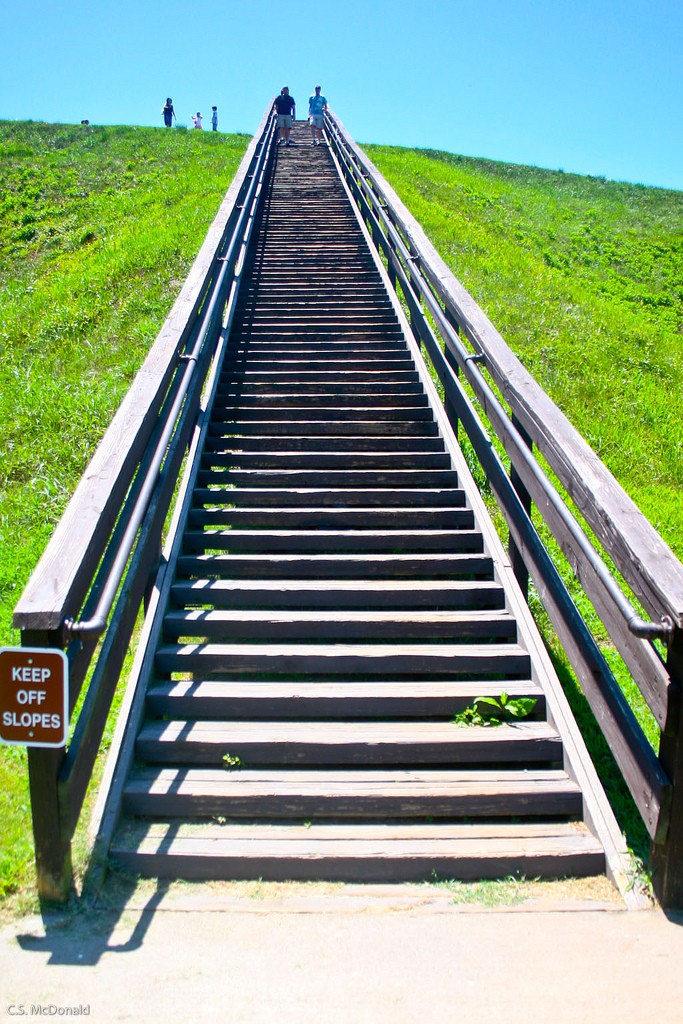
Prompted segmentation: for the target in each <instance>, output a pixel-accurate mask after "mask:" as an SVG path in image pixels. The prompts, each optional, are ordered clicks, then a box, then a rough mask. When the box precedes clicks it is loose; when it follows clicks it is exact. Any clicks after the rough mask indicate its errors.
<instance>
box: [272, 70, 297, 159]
mask: <svg viewBox="0 0 683 1024" xmlns="http://www.w3.org/2000/svg"><path fill="white" fill-rule="evenodd" d="M273 110H274V111H275V113H276V114H277V126H278V129H279V131H280V139H279V141H278V145H280V144H282V143H284V144H285V146H290V145H292V143H291V142H290V141H289V133H290V131H291V130H292V121H295V120H296V104H295V102H294V97H293V96H290V95H289V86H287V85H283V87H282V92H281V93H280V95H279V96H278V97H277V99H276V100H275V103H274V104H273Z"/></svg>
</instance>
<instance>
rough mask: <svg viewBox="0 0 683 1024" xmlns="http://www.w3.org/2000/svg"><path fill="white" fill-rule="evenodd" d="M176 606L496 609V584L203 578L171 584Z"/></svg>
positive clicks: (499, 592) (499, 601) (499, 598)
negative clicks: (322, 584) (321, 585)
mask: <svg viewBox="0 0 683 1024" xmlns="http://www.w3.org/2000/svg"><path fill="white" fill-rule="evenodd" d="M171 595H172V600H173V601H174V602H175V604H176V605H183V606H188V605H192V604H201V605H207V604H210V605H212V606H213V607H216V608H220V607H226V608H233V609H235V608H264V607H265V608H312V609H316V608H375V609H379V608H394V609H398V608H403V609H407V608H442V609H446V608H502V607H503V605H504V601H505V596H504V591H503V588H502V587H501V585H500V584H499V583H497V582H494V581H491V580H476V581H471V580H467V581H464V580H410V581H407V580H326V581H325V587H324V589H323V590H321V588H320V583H319V581H318V580H300V579H291V580H249V579H241V580H236V579H225V578H223V579H208V578H206V577H204V578H199V579H195V580H188V581H184V582H183V581H179V580H178V581H176V582H175V583H174V584H173V586H172V588H171Z"/></svg>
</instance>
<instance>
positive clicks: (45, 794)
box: [21, 630, 72, 903]
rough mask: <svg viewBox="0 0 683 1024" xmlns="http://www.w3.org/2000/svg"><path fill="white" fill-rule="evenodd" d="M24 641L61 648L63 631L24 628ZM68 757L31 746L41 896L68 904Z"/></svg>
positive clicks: (63, 750)
mask: <svg viewBox="0 0 683 1024" xmlns="http://www.w3.org/2000/svg"><path fill="white" fill-rule="evenodd" d="M21 643H22V646H23V647H59V634H58V633H53V632H48V631H38V630H24V631H23V632H22V634H21ZM65 756H66V748H65V747H57V748H43V747H29V748H28V778H29V789H30V793H31V815H32V818H33V842H34V846H35V858H36V878H37V886H38V896H39V897H40V899H41V901H45V902H48V903H54V902H57V903H65V902H66V900H67V899H68V898H69V892H70V890H71V882H72V870H71V839H70V838H68V839H65V838H64V835H63V824H64V823H63V822H62V820H61V814H60V806H59V793H58V788H57V783H58V778H59V773H60V770H61V768H62V765H63V763H64V758H65Z"/></svg>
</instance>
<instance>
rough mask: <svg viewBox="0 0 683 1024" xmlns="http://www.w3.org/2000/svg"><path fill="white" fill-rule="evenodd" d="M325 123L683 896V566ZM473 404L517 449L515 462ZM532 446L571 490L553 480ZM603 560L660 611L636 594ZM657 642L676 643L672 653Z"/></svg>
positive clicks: (521, 566)
mask: <svg viewBox="0 0 683 1024" xmlns="http://www.w3.org/2000/svg"><path fill="white" fill-rule="evenodd" d="M326 129H327V134H328V138H329V141H330V145H331V148H332V151H333V153H334V155H335V157H336V159H337V161H338V163H339V166H340V169H341V171H342V173H343V175H344V177H345V179H346V182H347V184H348V186H349V188H350V191H351V193H352V194H353V196H354V197H355V199H356V202H357V204H358V207H359V209H360V212H361V215H362V217H363V219H364V220H365V222H366V224H367V226H368V228H369V231H370V234H371V235H372V239H373V242H374V244H375V246H376V247H377V249H378V250H380V252H381V253H382V255H383V257H384V259H385V260H386V264H387V270H388V275H389V278H390V280H391V282H392V284H393V285H394V287H395V288H396V289H397V290H398V291H399V292H400V293H401V294H402V297H403V299H404V301H405V303H406V304H407V306H408V309H409V312H410V317H411V325H412V328H413V331H414V333H415V335H416V338H417V339H418V340H419V341H420V342H421V344H422V346H423V347H424V350H425V352H426V354H427V356H428V357H429V360H430V361H431V363H432V365H433V367H434V370H435V372H436V374H437V376H438V378H439V381H440V383H441V385H442V386H443V390H444V400H445V406H446V410H447V412H448V414H449V417H450V419H451V422H452V423H453V425H454V427H455V429H456V431H457V430H458V429H459V427H461V428H462V429H463V430H464V431H465V433H466V434H467V436H468V438H469V440H470V442H471V444H472V447H473V449H474V451H475V453H476V456H477V458H478V459H479V462H480V464H481V466H482V468H483V470H484V472H485V474H486V477H487V479H488V481H489V483H490V485H491V488H492V490H493V493H494V495H495V498H496V501H497V503H498V506H499V508H500V510H501V512H502V514H503V516H504V518H505V520H506V523H507V526H508V530H509V537H510V558H511V562H512V565H513V567H514V570H515V575H516V577H517V579H518V582H519V583H520V586H521V587H522V589H523V590H524V591H526V590H527V584H528V578H529V576H530V577H531V579H532V580H533V583H534V585H535V587H536V590H537V592H538V595H539V597H540V599H541V601H542V603H543V605H544V607H545V609H546V611H547V613H548V616H549V618H550V620H551V622H552V624H553V627H554V629H555V632H556V634H557V636H558V638H559V639H560V641H561V643H562V645H563V648H564V650H565V653H566V655H567V657H568V659H569V662H570V664H571V665H572V668H573V670H574V672H575V674H576V677H577V679H578V680H579V682H580V684H581V686H582V688H583V691H584V694H585V696H586V698H587V700H588V702H589V704H590V706H591V709H592V711H593V713H594V715H595V718H596V720H597V722H598V724H599V726H600V728H601V729H602V731H603V734H604V736H605V738H606V740H607V742H608V744H609V746H610V749H611V751H612V753H613V755H614V757H615V760H616V761H617V763H618V765H619V767H620V769H621V771H622V773H623V776H624V779H625V781H626V783H627V785H628V787H629V789H630V791H631V793H632V795H633V798H634V801H635V803H636V806H637V808H638V810H639V812H640V814H641V816H642V819H643V821H644V823H645V825H646V827H647V829H648V832H649V834H650V837H651V839H652V846H651V861H650V864H651V868H652V877H653V884H654V886H655V890H656V892H657V894H658V896H659V898H660V900H661V901H662V903H663V904H664V905H665V906H679V907H680V906H683V731H682V724H681V700H680V690H681V685H682V684H683V565H681V563H680V562H679V561H678V559H677V558H676V557H675V556H674V554H673V552H672V551H671V550H670V549H669V548H668V547H667V545H666V544H665V542H664V541H663V540H662V538H661V537H660V536H659V534H658V533H657V532H656V531H655V530H654V528H653V527H652V526H651V525H650V523H649V522H648V521H647V520H646V519H645V517H644V516H643V514H642V513H641V512H640V510H639V509H638V508H637V507H636V505H635V504H634V503H633V502H632V501H631V499H630V498H629V497H628V495H627V494H626V492H625V491H624V490H623V488H622V487H621V486H620V485H619V483H618V482H617V481H616V480H615V479H614V477H613V476H612V475H611V474H610V472H609V471H608V469H607V468H606V467H605V466H604V465H603V463H602V462H601V461H600V460H599V459H598V457H597V455H596V454H595V452H593V451H592V449H591V448H590V447H589V445H588V444H587V443H586V442H585V440H584V439H583V438H582V437H581V435H580V434H579V433H578V432H577V431H576V430H575V428H574V427H573V426H572V424H571V423H570V422H569V420H568V419H567V418H566V417H565V416H564V415H563V413H562V412H561V411H560V410H559V409H558V408H557V406H556V405H555V404H554V403H553V402H552V401H551V399H550V398H549V397H548V395H547V394H546V393H545V392H544V391H543V390H542V388H541V387H540V386H539V384H538V383H537V382H536V381H535V380H534V378H533V377H532V376H531V375H530V374H529V373H528V372H527V370H526V369H525V368H524V366H523V365H522V364H521V362H520V361H519V360H518V359H517V357H516V356H515V355H514V353H513V352H512V351H511V349H510V348H509V347H508V345H507V344H506V343H505V341H504V340H503V338H502V337H501V335H500V334H499V333H498V331H497V330H496V329H495V327H494V326H493V324H492V323H491V321H490V320H489V319H488V317H487V316H486V315H485V313H484V312H483V311H482V310H481V309H480V308H479V306H478V305H477V304H476V302H475V301H474V299H473V298H472V297H471V296H470V295H469V294H468V292H467V291H466V290H465V289H464V288H463V286H462V285H461V284H460V282H459V281H458V280H457V278H456V277H455V276H454V274H453V273H452V271H451V270H450V269H449V267H448V266H447V265H446V264H445V263H444V261H443V260H442V259H441V257H440V256H439V254H438V253H437V251H436V249H435V248H434V246H433V245H432V244H431V242H430V241H429V239H428V238H427V236H426V235H425V233H424V231H423V230H422V228H421V227H420V225H419V224H418V223H417V222H416V221H415V219H414V218H413V217H412V215H411V214H410V212H409V211H408V210H407V209H406V207H405V206H404V204H403V203H402V202H401V200H400V199H399V198H398V196H397V195H396V193H395V192H394V190H393V189H392V188H391V186H390V185H389V184H388V183H387V182H386V181H385V179H384V178H383V177H382V175H381V174H380V172H379V171H378V170H377V168H376V167H375V166H374V164H373V163H372V162H371V161H370V160H369V159H368V157H367V156H366V155H365V154H364V153H363V152H362V150H361V149H359V147H358V146H357V145H356V144H355V143H354V141H353V139H352V138H351V137H350V136H349V134H348V132H347V131H346V129H345V128H344V126H343V124H342V123H341V121H340V120H339V118H338V117H337V116H336V115H335V114H334V113H333V112H332V111H329V112H328V114H327V115H326ZM432 325H434V327H435V329H436V330H434V329H433V327H432ZM463 380H465V381H466V382H467V384H468V385H469V388H470V391H471V394H473V395H474V399H475V401H474V402H473V401H472V399H471V398H470V395H469V394H468V391H466V390H465V388H464V387H463V384H462V381H463ZM475 403H476V404H478V405H479V407H480V409H481V410H482V412H483V414H484V416H485V417H486V419H487V421H488V424H489V425H490V429H491V431H492V432H493V433H494V434H495V436H496V438H497V441H498V443H499V447H502V449H503V450H504V451H505V454H506V456H507V457H508V459H509V461H510V466H511V470H510V473H509V474H508V473H507V472H506V469H505V467H504V464H503V462H502V460H501V458H500V455H499V453H498V451H497V450H496V447H495V446H494V444H493V443H492V441H491V438H490V437H489V434H488V433H487V430H486V429H485V427H484V426H483V424H482V421H481V419H480V417H479V414H478V411H477V408H476V404H475ZM534 449H536V451H537V452H538V453H540V454H541V455H542V457H543V459H544V460H545V462H546V463H547V465H548V466H549V467H550V470H551V471H552V473H553V474H555V476H556V477H557V479H558V480H559V482H560V484H561V486H562V487H563V488H564V490H565V491H566V493H567V495H568V499H569V500H567V501H565V500H564V498H563V497H562V496H561V495H560V493H559V492H558V490H557V489H556V487H555V486H554V485H553V483H552V481H551V479H550V477H549V475H548V473H547V472H546V470H545V469H544V467H543V465H542V463H541V462H540V461H539V460H538V459H537V458H536V455H535V451H534ZM532 505H533V506H535V507H536V509H537V510H538V512H539V513H540V515H541V516H542V518H543V520H544V522H545V524H546V526H547V528H548V530H549V531H550V533H551V534H552V536H553V538H554V539H555V541H556V542H557V544H558V545H559V547H560V549H561V550H562V552H563V553H564V555H565V556H566V559H567V560H568V562H569V564H570V566H571V568H572V570H573V572H574V574H575V576H576V579H577V580H578V581H579V583H580V585H581V587H582V589H583V591H584V593H585V594H586V596H587V597H588V598H589V600H590V602H591V604H592V605H593V608H594V609H595V611H596V613H597V615H598V616H599V618H600V619H601V621H602V623H603V625H604V627H605V629H606V630H607V632H608V634H609V636H610V638H611V640H612V643H613V644H614V647H615V648H616V650H617V651H618V652H619V654H620V656H621V658H622V659H623V662H624V664H625V666H626V667H627V669H628V671H629V672H630V673H631V675H632V677H633V679H634V681H635V682H636V684H637V686H638V688H639V689H640V692H641V693H642V695H643V697H644V699H645V701H646V702H647V704H648V706H649V708H650V710H651V711H652V714H653V716H654V718H655V720H656V722H657V725H658V727H659V729H660V732H661V741H660V749H659V756H657V755H656V754H655V752H654V751H653V749H652V747H651V745H650V743H649V742H648V740H647V737H646V736H645V734H644V733H643V730H642V729H641V727H640V725H639V723H638V721H637V719H636V717H635V715H634V714H633V711H632V710H631V708H630V706H629V704H628V702H627V700H626V698H625V697H624V695H623V693H622V690H621V688H620V687H619V684H618V682H617V680H616V679H615V677H614V675H613V673H612V671H611V669H610V667H609V666H608V664H607V662H606V661H605V658H604V657H603V654H602V652H601V650H600V648H599V646H598V644H597V643H596V641H595V639H594V637H593V635H592V633H591V631H590V629H589V628H588V626H587V624H586V622H585V621H584V619H583V617H582V615H581V614H580V612H579V610H578V608H577V606H576V604H575V602H574V601H573V599H572V597H571V594H570V593H569V590H568V589H567V587H566V586H565V584H564V582H563V579H562V577H561V575H560V572H559V571H558V568H557V567H556V565H555V563H554V561H553V559H552V558H551V557H550V554H549V552H548V551H547V549H546V547H545V546H544V544H543V542H542V539H541V537H540V535H539V533H538V531H537V530H536V528H535V526H534V524H533V522H532V518H531V509H532ZM572 506H573V507H574V508H575V509H576V510H577V511H578V513H579V514H580V517H581V519H582V520H583V521H584V522H585V523H586V524H587V527H588V530H584V529H583V528H582V526H581V524H580V522H579V520H578V519H577V518H576V516H575V515H574V513H573V511H572ZM590 531H592V536H591V533H590ZM594 538H596V539H597V541H598V543H599V545H600V546H601V547H602V549H603V552H604V556H603V554H602V553H601V552H600V551H599V550H598V547H597V546H596V544H595V542H594ZM605 558H608V559H610V560H611V561H612V563H613V565H614V566H615V567H616V570H617V572H618V573H619V574H620V575H621V577H622V579H623V580H624V581H625V583H626V585H627V586H628V588H630V591H631V593H632V594H633V595H634V599H635V600H636V601H637V602H639V603H640V604H641V605H642V607H643V608H644V609H645V611H646V613H647V615H648V616H650V619H649V620H646V619H643V618H642V617H641V615H640V613H639V610H638V609H637V608H635V607H634V606H633V605H632V604H631V602H630V601H629V599H628V598H627V596H626V594H625V593H624V590H623V589H622V587H621V586H620V584H619V582H618V581H617V580H616V579H615V578H614V577H613V575H612V574H611V572H610V569H609V568H608V566H607V564H606V562H605ZM656 640H658V641H659V642H660V646H661V645H663V646H664V647H665V648H666V651H667V654H666V658H663V657H662V656H661V655H660V653H659V650H658V648H657V645H656V644H655V643H654V641H656Z"/></svg>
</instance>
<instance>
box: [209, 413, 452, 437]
mask: <svg viewBox="0 0 683 1024" xmlns="http://www.w3.org/2000/svg"><path fill="white" fill-rule="evenodd" d="M210 429H211V432H212V433H213V434H214V435H220V436H222V437H233V438H237V437H241V436H242V435H247V436H248V435H259V436H262V437H263V436H268V437H269V438H273V437H276V436H278V435H280V436H285V437H286V436H293V437H298V438H301V437H308V436H310V437H325V438H330V437H331V438H334V437H344V436H348V437H353V438H354V442H355V443H357V440H358V438H359V437H366V436H367V437H373V436H375V437H377V436H381V437H382V439H384V438H386V437H396V436H402V435H403V436H405V437H410V438H411V439H412V438H416V437H419V438H421V437H434V438H436V437H437V435H438V433H439V429H438V427H437V425H436V423H435V422H434V420H382V421H380V420H372V419H369V420H327V421H324V420H320V421H316V420H302V419H298V418H297V419H289V420H272V419H268V417H267V416H265V415H264V417H263V418H262V419H260V420H259V419H256V418H254V419H252V420H242V421H241V422H239V423H238V422H235V421H230V420H225V421H223V420H222V419H221V418H220V417H217V418H216V419H213V418H212V420H211V426H210ZM438 440H439V441H440V440H441V439H440V438H438Z"/></svg>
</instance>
